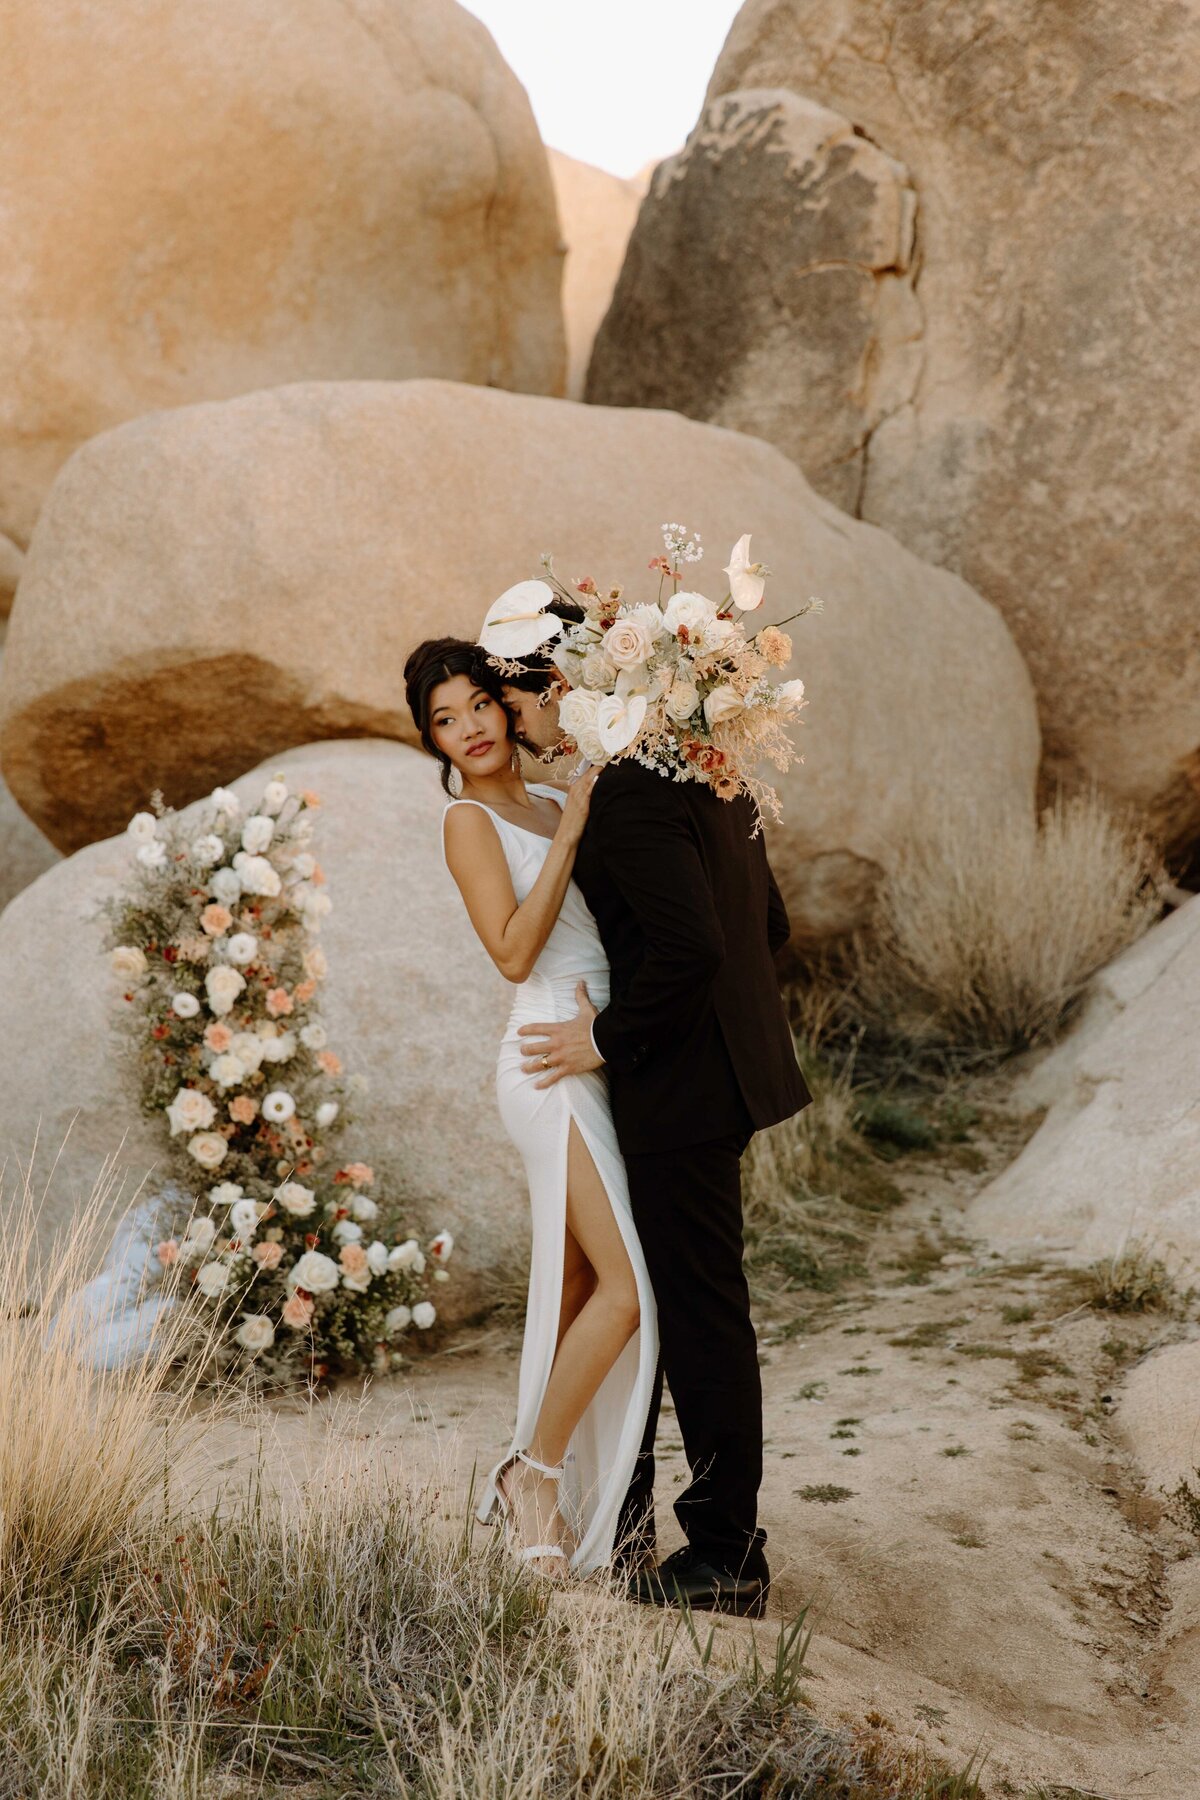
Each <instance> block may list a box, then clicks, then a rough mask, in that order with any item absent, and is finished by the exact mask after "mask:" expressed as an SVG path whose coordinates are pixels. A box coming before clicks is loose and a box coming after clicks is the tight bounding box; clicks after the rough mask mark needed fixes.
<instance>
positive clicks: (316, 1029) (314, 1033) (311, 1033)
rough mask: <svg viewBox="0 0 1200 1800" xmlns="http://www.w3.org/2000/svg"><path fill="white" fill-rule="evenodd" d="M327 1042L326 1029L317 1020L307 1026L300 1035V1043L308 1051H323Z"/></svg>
mask: <svg viewBox="0 0 1200 1800" xmlns="http://www.w3.org/2000/svg"><path fill="white" fill-rule="evenodd" d="M326 1041H327V1040H326V1032H325V1027H324V1026H323V1025H322V1024H321V1023H320V1021H319V1020H317V1019H314V1021H313V1023H312V1024H311V1025H306V1026H305V1027H304V1029H303V1030H302V1031H301V1033H300V1042H301V1043H302V1044H303V1045H304V1047H305V1049H306V1050H323V1049H324V1048H325V1044H326Z"/></svg>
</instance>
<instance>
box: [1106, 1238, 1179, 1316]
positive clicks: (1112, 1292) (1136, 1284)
mask: <svg viewBox="0 0 1200 1800" xmlns="http://www.w3.org/2000/svg"><path fill="white" fill-rule="evenodd" d="M1081 1279H1082V1283H1083V1287H1084V1291H1085V1295H1086V1303H1087V1305H1088V1306H1091V1307H1094V1308H1095V1309H1096V1311H1097V1312H1115V1313H1149V1312H1162V1313H1174V1312H1179V1311H1181V1310H1182V1309H1183V1308H1184V1306H1185V1305H1186V1303H1187V1299H1188V1296H1186V1295H1182V1294H1181V1293H1180V1292H1179V1289H1178V1287H1177V1286H1176V1284H1175V1281H1174V1279H1173V1278H1172V1276H1171V1273H1170V1271H1169V1270H1168V1268H1167V1265H1166V1263H1165V1262H1163V1261H1162V1259H1161V1258H1160V1257H1157V1256H1155V1255H1154V1254H1153V1252H1152V1251H1151V1250H1150V1249H1148V1247H1147V1246H1146V1245H1145V1244H1139V1243H1130V1244H1126V1246H1125V1248H1124V1249H1123V1250H1121V1251H1119V1252H1118V1254H1117V1255H1116V1256H1112V1257H1108V1258H1106V1259H1105V1260H1104V1261H1102V1262H1097V1263H1093V1264H1092V1266H1091V1268H1090V1269H1088V1270H1086V1271H1085V1273H1084V1274H1083V1276H1082V1278H1081Z"/></svg>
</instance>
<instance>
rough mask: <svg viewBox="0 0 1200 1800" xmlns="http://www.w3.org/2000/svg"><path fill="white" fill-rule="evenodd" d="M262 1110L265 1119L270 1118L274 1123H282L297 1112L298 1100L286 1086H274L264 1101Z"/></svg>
mask: <svg viewBox="0 0 1200 1800" xmlns="http://www.w3.org/2000/svg"><path fill="white" fill-rule="evenodd" d="M262 1110H263V1117H264V1119H270V1120H271V1121H272V1123H273V1124H276V1125H282V1124H283V1123H284V1121H285V1120H287V1119H290V1118H291V1116H292V1114H293V1113H294V1112H295V1110H296V1102H295V1101H294V1100H293V1099H292V1096H291V1095H290V1094H289V1093H288V1091H287V1089H286V1088H272V1089H271V1092H270V1093H269V1094H268V1095H267V1097H266V1099H265V1100H264V1101H263V1103H262Z"/></svg>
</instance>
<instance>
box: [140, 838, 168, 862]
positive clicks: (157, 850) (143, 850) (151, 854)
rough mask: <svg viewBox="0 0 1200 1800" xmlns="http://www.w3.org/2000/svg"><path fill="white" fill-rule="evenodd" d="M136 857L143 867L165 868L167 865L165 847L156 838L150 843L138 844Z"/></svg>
mask: <svg viewBox="0 0 1200 1800" xmlns="http://www.w3.org/2000/svg"><path fill="white" fill-rule="evenodd" d="M137 859H138V861H139V862H140V863H141V865H142V867H143V868H145V869H165V868H166V866H167V852H166V849H165V847H164V846H163V845H162V844H160V843H159V842H158V840H157V839H155V841H154V843H152V844H139V845H138V852H137Z"/></svg>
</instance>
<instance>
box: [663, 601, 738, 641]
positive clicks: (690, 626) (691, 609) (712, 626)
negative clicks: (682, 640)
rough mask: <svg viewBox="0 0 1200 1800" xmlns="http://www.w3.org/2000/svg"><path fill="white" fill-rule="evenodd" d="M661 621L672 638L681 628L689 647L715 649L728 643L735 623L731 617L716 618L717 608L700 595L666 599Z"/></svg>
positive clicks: (677, 634) (734, 628)
mask: <svg viewBox="0 0 1200 1800" xmlns="http://www.w3.org/2000/svg"><path fill="white" fill-rule="evenodd" d="M663 624H664V625H665V626H666V628H667V630H668V631H669V632H671V633H672V634H673V635H674V636H675V637H678V636H679V632H680V628H681V627H684V628H685V629H686V631H687V636H688V649H689V650H701V651H709V650H719V649H720V647H721V645H722V644H725V643H728V641H729V639H730V638H731V637H732V636H733V634H734V632H735V630H736V626H735V625H734V623H733V621H732V619H719V618H718V617H717V609H716V607H715V606H714V605H713V603H712V601H711V600H706V599H705V597H704V595H703V594H689V593H682V594H675V595H674V596H673V597H672V598H671V599H670V600H668V602H667V605H666V609H665V611H664V613H663Z"/></svg>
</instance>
